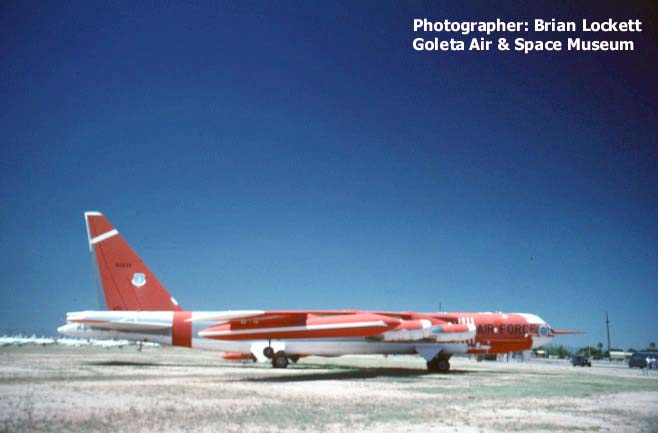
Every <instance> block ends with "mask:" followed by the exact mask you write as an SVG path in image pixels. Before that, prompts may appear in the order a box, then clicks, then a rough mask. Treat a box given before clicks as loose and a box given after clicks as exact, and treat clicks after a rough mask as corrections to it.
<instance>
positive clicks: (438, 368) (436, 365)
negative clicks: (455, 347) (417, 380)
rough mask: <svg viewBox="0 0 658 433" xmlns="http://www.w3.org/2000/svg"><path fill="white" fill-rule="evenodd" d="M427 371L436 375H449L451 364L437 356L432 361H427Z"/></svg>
mask: <svg viewBox="0 0 658 433" xmlns="http://www.w3.org/2000/svg"><path fill="white" fill-rule="evenodd" d="M427 369H428V370H429V371H431V372H434V373H447V372H448V370H450V362H449V361H448V360H447V359H445V358H440V357H438V356H437V357H436V358H434V359H432V360H431V361H427Z"/></svg>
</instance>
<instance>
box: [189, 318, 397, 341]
mask: <svg viewBox="0 0 658 433" xmlns="http://www.w3.org/2000/svg"><path fill="white" fill-rule="evenodd" d="M374 326H381V327H386V323H384V322H383V321H381V320H378V321H375V322H351V323H349V322H348V323H323V324H321V325H304V326H287V327H281V328H253V329H236V330H227V331H201V332H199V336H200V337H213V336H219V335H241V334H263V333H266V332H295V331H317V330H320V329H345V328H367V327H374Z"/></svg>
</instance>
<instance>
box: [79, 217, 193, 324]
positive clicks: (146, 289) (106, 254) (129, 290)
mask: <svg viewBox="0 0 658 433" xmlns="http://www.w3.org/2000/svg"><path fill="white" fill-rule="evenodd" d="M85 220H86V222H87V236H88V238H89V249H90V250H91V252H92V255H93V256H94V259H95V260H94V262H95V264H96V266H97V267H98V274H99V277H100V282H101V285H102V292H103V295H104V297H105V302H106V304H107V309H108V310H133V311H137V310H141V311H149V310H150V311H180V310H181V308H180V307H179V306H178V303H177V302H176V300H175V299H174V298H172V297H171V295H170V294H169V292H167V289H165V288H164V286H163V285H162V284H161V283H160V281H158V279H157V278H156V277H155V275H153V273H152V272H151V271H150V270H149V268H148V267H147V266H146V264H145V263H144V262H143V261H142V259H140V258H139V256H138V255H137V254H135V252H134V251H133V250H132V248H130V246H129V245H128V243H127V242H126V241H125V240H124V239H123V236H121V235H120V234H119V232H118V231H117V230H116V229H115V228H114V227H113V226H112V224H111V223H110V221H109V220H108V219H107V218H105V216H103V214H101V213H100V212H85Z"/></svg>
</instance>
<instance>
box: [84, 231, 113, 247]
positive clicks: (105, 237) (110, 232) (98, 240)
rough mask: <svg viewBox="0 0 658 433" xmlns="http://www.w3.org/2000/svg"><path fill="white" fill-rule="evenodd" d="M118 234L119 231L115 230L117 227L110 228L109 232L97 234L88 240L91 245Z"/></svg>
mask: <svg viewBox="0 0 658 433" xmlns="http://www.w3.org/2000/svg"><path fill="white" fill-rule="evenodd" d="M118 234H119V232H118V231H117V229H114V230H110V231H109V232H106V233H103V234H102V235H98V236H96V237H95V238H93V239H92V240H90V241H89V242H90V243H91V244H92V245H95V244H97V243H99V242H102V241H104V240H105V239H109V238H111V237H112V236H116V235H118Z"/></svg>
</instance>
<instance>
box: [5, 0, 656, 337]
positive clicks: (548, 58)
mask: <svg viewBox="0 0 658 433" xmlns="http://www.w3.org/2000/svg"><path fill="white" fill-rule="evenodd" d="M133 3H135V2H2V5H0V78H1V79H0V101H1V102H0V132H1V136H0V137H1V139H0V227H1V229H0V245H1V247H2V248H1V249H0V293H1V294H2V295H3V296H2V299H3V301H2V304H1V307H0V311H1V314H0V333H2V332H18V331H23V332H29V333H31V332H38V333H44V334H54V332H55V328H56V327H57V326H58V325H61V324H62V323H63V320H64V316H65V313H66V312H67V311H77V310H84V309H96V308H98V305H97V302H96V292H95V288H94V283H93V279H92V271H91V264H90V257H89V251H88V248H87V240H86V232H85V226H84V219H83V212H84V211H86V210H98V211H102V212H103V213H105V214H106V215H107V216H108V217H109V218H110V220H111V221H112V222H113V223H114V224H115V226H116V227H117V228H118V229H119V231H120V232H121V233H122V234H123V235H124V236H125V237H126V239H127V240H128V242H129V243H130V244H131V245H132V246H133V247H134V249H135V250H136V251H137V252H138V254H140V255H141V256H142V258H143V259H144V260H145V261H146V262H147V263H148V264H149V266H150V267H151V269H152V270H153V271H154V272H155V273H156V274H157V275H158V276H159V278H160V280H161V281H162V282H163V283H164V284H165V286H166V287H167V288H168V289H169V290H170V291H171V292H172V294H173V295H174V296H175V297H176V298H177V299H178V301H179V302H180V303H181V305H182V306H183V307H185V308H186V309H198V310H203V309H206V310H213V309H214V310H218V309H242V308H265V309H274V308H294V309H303V308H363V309H387V310H420V311H434V310H437V309H438V308H439V303H441V304H442V305H443V308H444V309H445V310H448V311H463V310H465V311H498V310H503V311H520V312H533V313H536V314H538V315H540V316H541V317H543V318H544V319H546V320H547V321H548V322H549V323H551V324H552V325H553V326H554V327H555V328H558V329H579V330H585V331H588V334H587V335H584V336H573V337H561V338H560V342H563V343H564V344H567V345H574V346H577V345H582V344H585V343H591V344H596V343H597V342H598V341H603V342H604V343H605V327H604V324H603V320H604V314H605V311H606V310H607V311H609V313H610V320H611V323H612V324H611V334H612V343H613V346H621V347H623V348H624V349H626V348H629V347H635V348H641V347H646V346H647V345H648V343H649V342H650V341H656V340H658V326H657V323H658V322H657V320H658V314H657V313H658V248H657V247H658V224H657V221H658V218H657V217H658V200H657V199H658V138H657V137H658V134H657V132H658V128H657V124H658V89H657V86H658V84H657V80H656V77H658V47H657V44H656V41H658V31H657V20H658V18H657V15H658V11H657V9H656V7H655V5H651V4H650V2H624V3H623V8H622V7H621V6H619V7H615V6H610V7H608V6H604V5H603V4H602V3H598V2H597V3H596V4H597V5H598V6H592V3H590V5H589V6H587V7H585V5H583V6H582V9H580V6H578V4H579V3H578V2H553V1H551V2H528V3H527V4H523V2H516V1H515V2H506V3H502V4H497V5H488V4H489V3H490V2H485V4H487V6H484V5H483V6H480V5H479V4H478V2H422V3H415V2H411V3H407V2H397V1H396V2H381V1H377V2H351V1H349V2H344V3H329V2H321V3H319V4H318V3H316V2H270V1H267V2H263V3H261V2H235V3H232V4H231V3H218V4H215V2H209V3H204V4H203V5H192V6H189V5H187V6H176V5H172V4H171V3H172V2H165V4H162V5H159V6H157V7H153V4H151V3H152V2H148V4H147V2H136V3H137V4H133ZM159 3H161V2H156V3H155V4H159ZM530 5H531V7H530ZM416 17H427V18H430V19H435V20H440V19H445V18H448V19H452V20H482V19H495V18H496V17H500V18H502V19H506V20H525V19H533V18H546V19H550V18H552V17H555V18H562V19H568V20H574V21H580V20H581V19H582V18H590V19H597V18H598V19H607V18H615V19H629V18H633V19H635V18H639V19H642V20H643V26H644V27H643V28H644V31H643V32H642V33H641V34H633V35H632V39H633V40H634V41H635V43H636V50H635V51H634V52H626V53H585V52H581V53H574V52H564V53H559V54H550V53H545V54H532V55H527V56H524V55H522V54H510V53H500V52H498V51H494V52H491V53H477V54H476V53H468V52H465V53H441V52H437V53H418V52H415V51H414V50H413V49H412V47H411V41H412V39H413V38H414V34H413V31H412V19H413V18H416ZM561 37H563V38H564V37H566V35H564V36H561ZM597 38H602V39H605V38H606V35H602V36H601V35H599V36H597ZM614 38H619V36H618V35H616V36H615V37H614Z"/></svg>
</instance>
